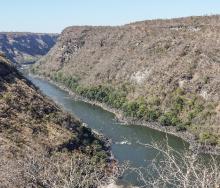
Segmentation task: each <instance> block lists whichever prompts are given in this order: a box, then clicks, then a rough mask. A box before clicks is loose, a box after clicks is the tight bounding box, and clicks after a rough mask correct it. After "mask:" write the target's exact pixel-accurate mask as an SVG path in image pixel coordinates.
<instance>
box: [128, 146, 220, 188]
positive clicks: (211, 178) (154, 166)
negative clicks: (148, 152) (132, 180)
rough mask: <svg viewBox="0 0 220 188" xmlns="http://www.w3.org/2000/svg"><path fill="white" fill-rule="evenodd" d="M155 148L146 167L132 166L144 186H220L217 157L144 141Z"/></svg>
mask: <svg viewBox="0 0 220 188" xmlns="http://www.w3.org/2000/svg"><path fill="white" fill-rule="evenodd" d="M144 145H145V146H146V147H149V148H153V149H155V150H157V151H158V155H157V156H156V157H155V158H154V159H153V160H152V161H151V163H150V165H149V166H148V168H131V170H132V171H133V172H136V173H137V174H138V178H139V181H141V182H142V184H143V187H149V188H150V187H152V188H154V187H155V188H158V187H175V188H209V187H213V188H219V187H220V164H219V162H218V161H217V159H216V157H213V156H209V157H207V158H203V157H201V155H198V153H194V152H192V151H188V150H187V151H186V150H185V151H182V152H179V151H177V150H174V149H173V148H172V147H170V146H169V145H168V143H167V144H166V145H164V144H158V143H153V144H144Z"/></svg>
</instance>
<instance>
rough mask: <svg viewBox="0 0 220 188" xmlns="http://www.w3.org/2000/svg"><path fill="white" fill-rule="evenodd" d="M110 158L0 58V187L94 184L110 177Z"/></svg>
mask: <svg viewBox="0 0 220 188" xmlns="http://www.w3.org/2000/svg"><path fill="white" fill-rule="evenodd" d="M109 156H110V154H109V146H107V145H106V142H105V141H104V140H102V139H100V138H99V136H97V135H96V134H94V133H93V132H92V131H91V130H90V129H89V128H86V127H84V126H82V125H81V122H80V121H79V120H77V119H76V118H73V117H71V116H70V115H69V114H67V113H64V112H63V111H62V110H61V109H60V108H59V107H58V106H56V105H55V104H54V103H53V102H52V101H50V100H49V99H47V98H46V97H45V96H43V95H42V94H41V93H40V91H38V89H37V88H36V87H35V86H34V85H32V83H30V82H29V81H28V80H26V79H25V78H24V77H23V76H22V75H20V73H18V72H17V71H16V70H15V68H14V67H13V66H12V65H10V62H9V61H8V60H7V59H5V58H4V57H2V56H0V180H1V181H0V187H2V188H3V187H7V188H8V187H9V188H10V187H13V188H14V187H68V186H69V187H71V186H72V187H74V186H77V187H96V186H97V184H98V183H100V182H102V181H106V180H107V179H108V178H109V177H110V171H108V174H106V172H107V171H106V168H107V163H106V162H107V160H108V158H109ZM98 181H100V182H98Z"/></svg>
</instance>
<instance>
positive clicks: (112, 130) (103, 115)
mask: <svg viewBox="0 0 220 188" xmlns="http://www.w3.org/2000/svg"><path fill="white" fill-rule="evenodd" d="M28 79H29V80H31V81H32V82H33V83H34V84H35V85H36V86H38V87H39V88H40V90H41V91H42V92H43V93H44V94H45V95H47V96H48V97H50V98H51V99H52V100H54V101H55V102H56V103H57V104H59V105H60V106H62V107H63V109H64V110H66V111H68V112H70V113H72V114H73V115H75V116H77V117H78V118H80V119H81V120H82V121H83V122H85V123H87V124H88V126H89V127H90V128H92V129H94V130H96V131H98V132H100V133H103V134H104V135H105V136H106V137H108V138H110V139H111V140H112V152H113V154H114V156H115V158H116V159H117V160H118V161H119V162H120V163H123V162H124V161H130V163H131V166H133V167H147V165H149V162H150V161H151V160H152V159H153V158H154V157H155V156H156V154H158V151H156V150H155V149H152V148H148V147H146V146H145V145H144V144H151V143H152V142H165V141H166V140H167V139H166V138H168V143H169V145H170V146H172V147H173V148H174V149H175V150H178V151H183V149H184V148H188V144H187V143H186V142H185V141H183V140H182V139H180V138H178V137H175V136H173V135H166V134H165V133H162V132H160V131H156V130H153V129H150V128H147V127H142V126H137V125H124V124H122V123H119V122H117V121H116V120H115V115H114V114H112V113H110V112H108V111H105V110H103V109H102V108H100V107H98V106H94V105H91V104H88V103H85V102H83V101H78V100H75V99H74V98H73V97H72V96H70V95H69V94H68V92H66V91H63V90H61V89H60V88H58V87H57V86H55V85H53V84H51V83H49V82H48V81H46V80H43V79H40V78H36V77H31V76H28ZM120 181H121V182H123V184H131V185H134V186H140V185H141V183H140V181H139V180H138V179H137V176H136V175H135V174H132V173H128V172H127V173H125V175H124V176H123V177H122V179H121V180H120Z"/></svg>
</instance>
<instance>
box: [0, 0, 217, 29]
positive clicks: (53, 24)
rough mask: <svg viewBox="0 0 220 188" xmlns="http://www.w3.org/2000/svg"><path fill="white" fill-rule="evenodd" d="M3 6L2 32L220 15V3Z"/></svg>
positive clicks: (133, 0) (4, 1)
mask: <svg viewBox="0 0 220 188" xmlns="http://www.w3.org/2000/svg"><path fill="white" fill-rule="evenodd" d="M0 7H1V9H0V31H30V32H61V31H62V30H63V29H64V28H65V27H67V26H71V25H122V24H126V23H130V22H134V21H138V20H147V19H155V18H172V17H183V16H191V15H206V14H208V15H210V14H220V0H0Z"/></svg>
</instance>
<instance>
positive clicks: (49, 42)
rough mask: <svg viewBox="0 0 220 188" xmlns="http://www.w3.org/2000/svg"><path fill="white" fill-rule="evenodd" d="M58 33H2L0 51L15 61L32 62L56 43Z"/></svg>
mask: <svg viewBox="0 0 220 188" xmlns="http://www.w3.org/2000/svg"><path fill="white" fill-rule="evenodd" d="M57 37H58V35H57V34H37V33H22V32H21V33H18V32H17V33H16V32H8V33H6V32H5V33H3V32H2V33H0V52H3V53H4V54H5V55H6V56H7V57H8V58H9V59H10V61H12V62H13V63H31V62H33V61H36V60H37V59H39V57H41V56H43V55H45V54H46V53H47V52H48V51H49V50H50V49H51V47H52V46H53V45H54V44H55V43H56V40H57Z"/></svg>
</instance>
